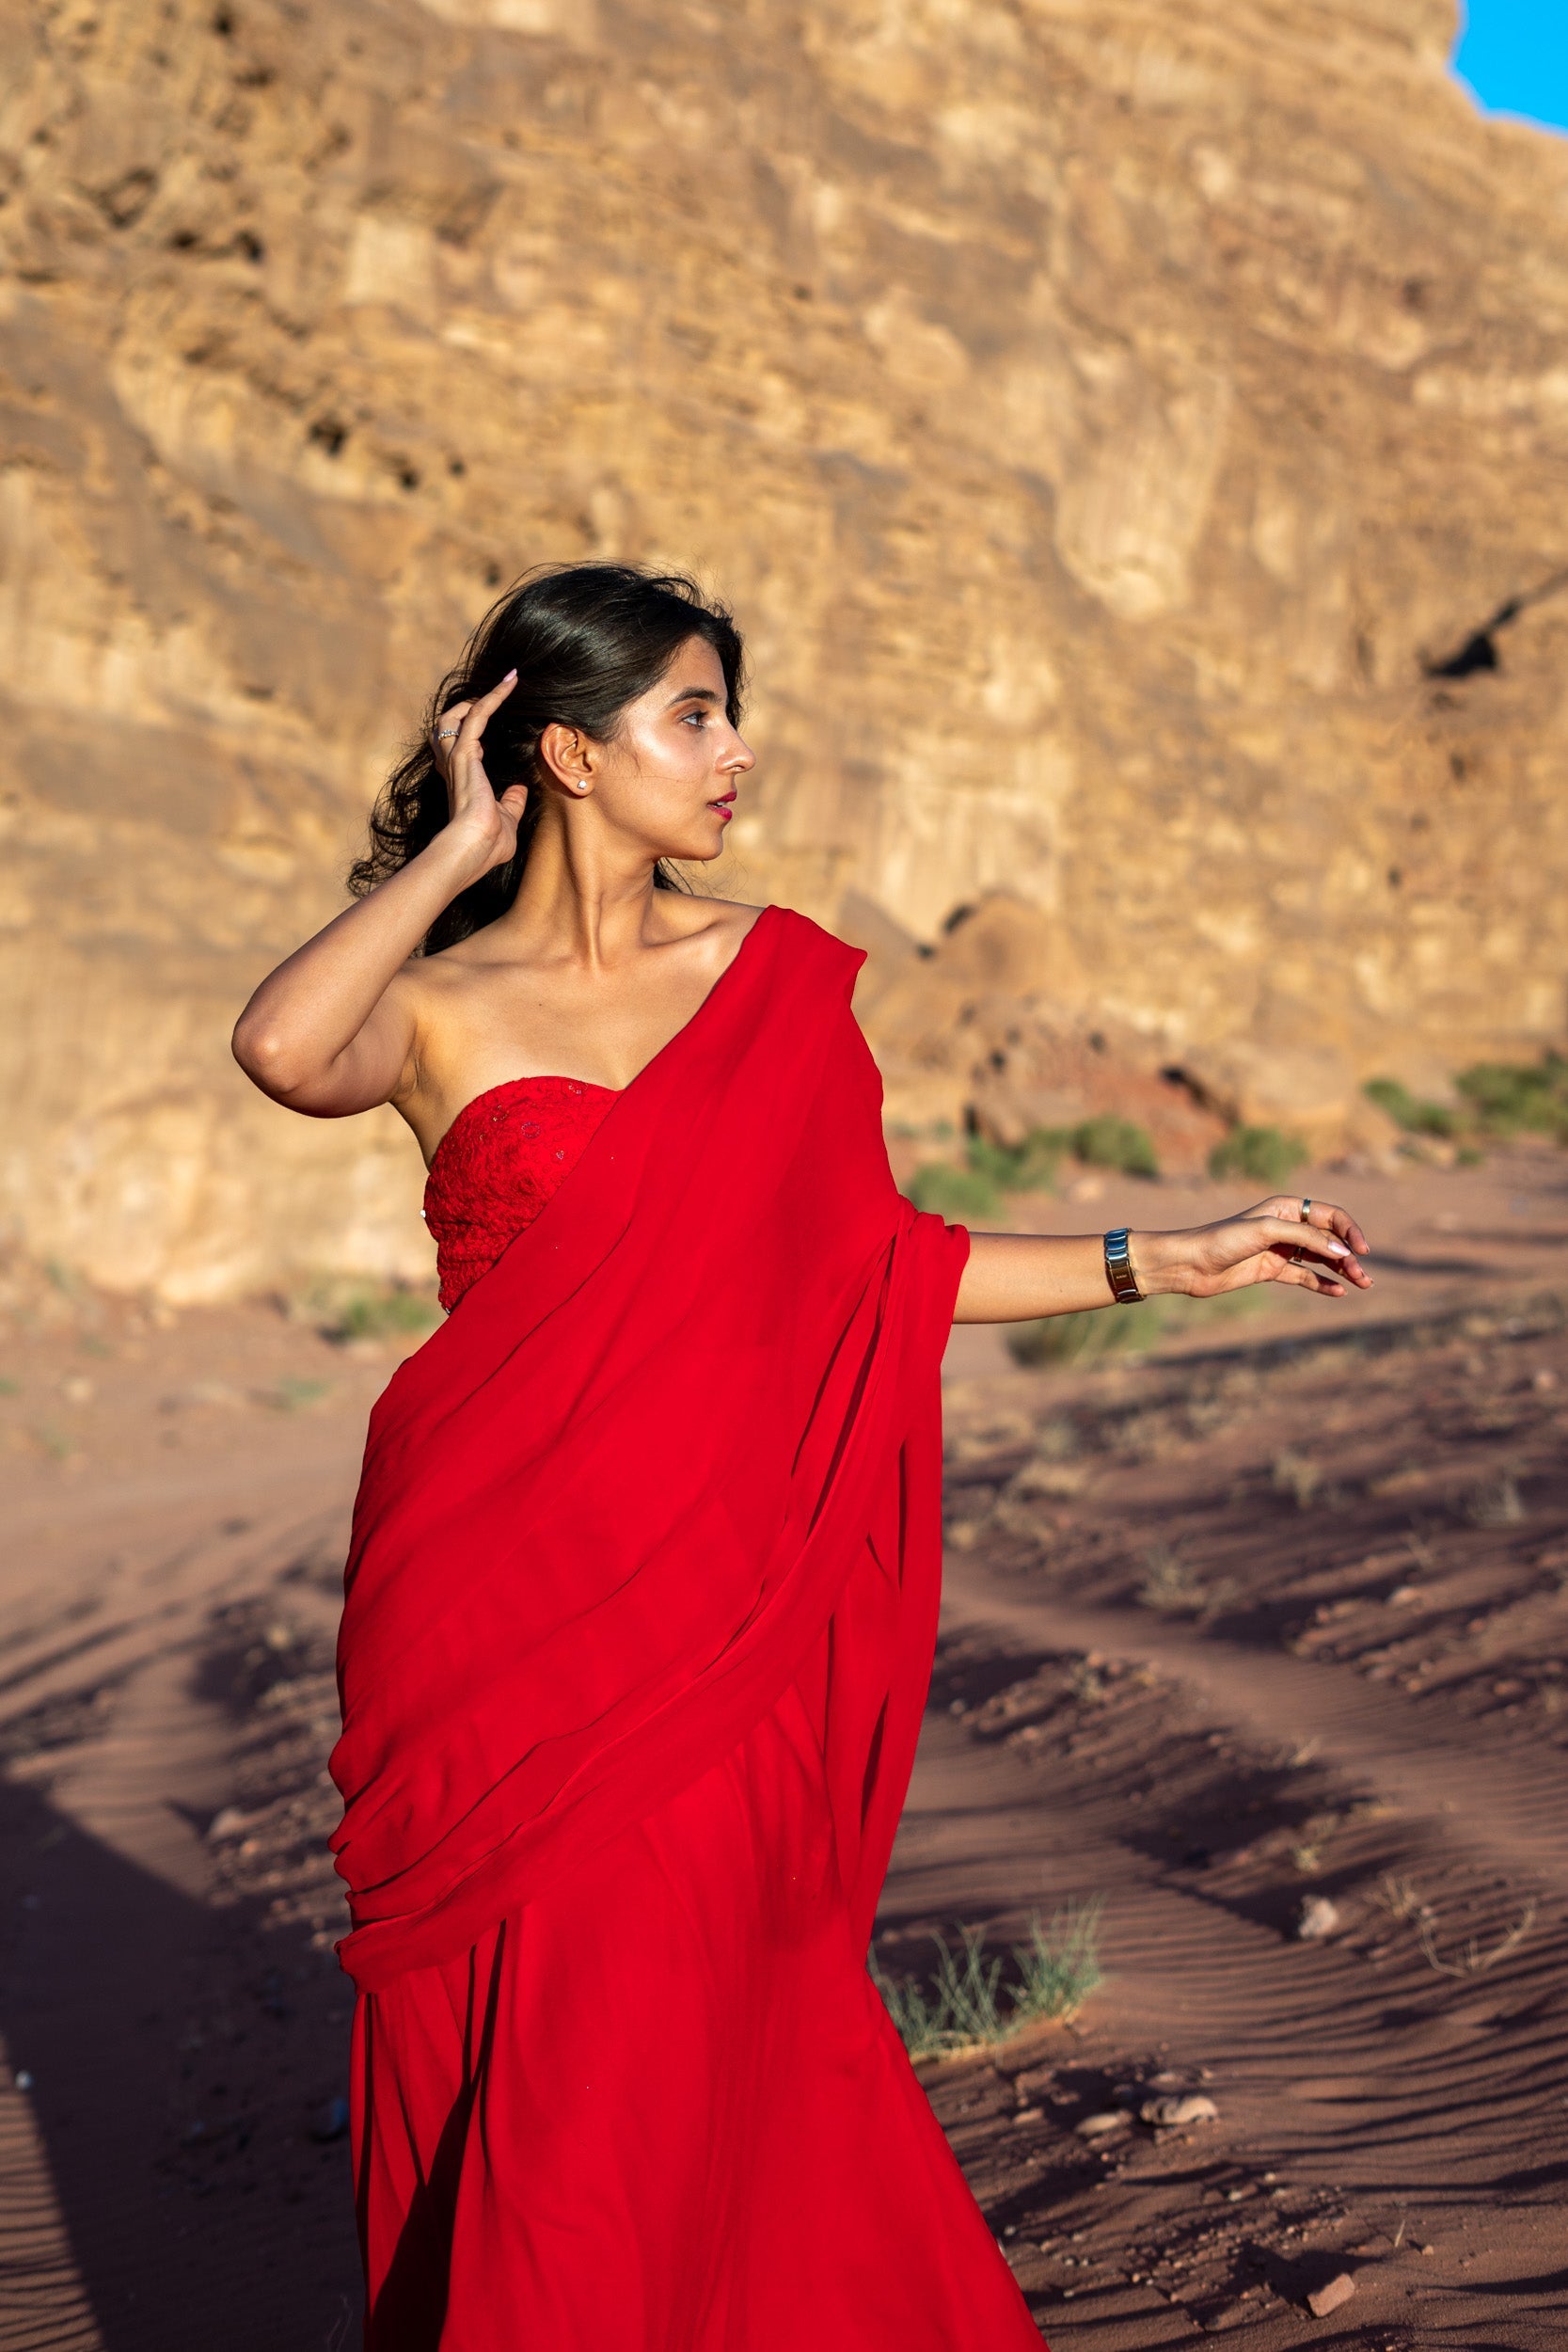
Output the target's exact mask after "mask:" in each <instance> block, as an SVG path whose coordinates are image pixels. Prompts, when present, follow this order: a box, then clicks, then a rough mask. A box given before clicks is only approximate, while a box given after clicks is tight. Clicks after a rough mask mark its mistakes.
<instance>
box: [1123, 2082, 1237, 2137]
mask: <svg viewBox="0 0 1568 2352" xmlns="http://www.w3.org/2000/svg"><path fill="white" fill-rule="evenodd" d="M1138 2113H1139V2114H1140V2115H1141V2116H1142V2118H1143V2120H1144V2122H1146V2123H1161V2124H1164V2127H1165V2128H1166V2130H1167V2131H1168V2130H1173V2129H1174V2128H1175V2127H1176V2126H1178V2125H1179V2124H1182V2123H1217V2122H1219V2120H1220V2111H1219V2109H1218V2107H1217V2106H1215V2105H1214V2103H1213V2101H1212V2099H1206V2098H1205V2097H1204V2096H1203V2093H1202V2092H1201V2091H1198V2090H1194V2091H1189V2092H1188V2093H1187V2094H1186V2095H1185V2097H1183V2098H1180V2099H1146V2100H1145V2101H1144V2103H1143V2106H1141V2107H1140V2108H1139V2109H1138Z"/></svg>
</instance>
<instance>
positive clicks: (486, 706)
mask: <svg viewBox="0 0 1568 2352" xmlns="http://www.w3.org/2000/svg"><path fill="white" fill-rule="evenodd" d="M516 683H517V673H516V671H515V670H508V672H507V674H506V675H505V676H504V677H503V678H502V679H501V681H500V683H499V685H498V686H492V687H491V689H490V691H489V692H488V693H487V694H481V695H480V696H479V698H478V700H477V701H475V702H456V703H452V704H451V705H450V706H449V707H448V708H447V709H445V710H443V711H442V713H441V715H440V717H439V718H438V719H437V720H436V724H435V725H434V726H433V727H432V729H431V731H430V742H431V749H432V751H433V752H434V753H435V755H436V764H437V766H438V767H440V768H441V770H442V771H443V773H444V772H445V771H446V769H447V768H448V767H449V766H450V765H451V761H452V760H453V759H454V758H455V757H456V755H457V754H458V753H459V752H472V751H475V750H477V749H478V748H479V746H480V744H481V743H482V742H483V738H484V725H485V722H486V720H487V719H489V718H490V716H491V714H492V713H493V712H494V711H496V710H498V709H499V707H500V706H501V704H502V703H503V702H505V700H506V698H507V696H508V694H510V693H511V691H512V690H513V688H514V687H515V685H516Z"/></svg>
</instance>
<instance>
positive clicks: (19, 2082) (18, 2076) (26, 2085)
mask: <svg viewBox="0 0 1568 2352" xmlns="http://www.w3.org/2000/svg"><path fill="white" fill-rule="evenodd" d="M11 2080H12V2082H13V2083H15V2085H16V2087H17V2089H18V2090H31V2089H32V2088H33V2078H32V2076H31V2074H28V2072H27V2069H26V2068H25V2067H24V2066H19V2067H18V2068H17V2070H16V2073H15V2074H13V2075H12V2076H11Z"/></svg>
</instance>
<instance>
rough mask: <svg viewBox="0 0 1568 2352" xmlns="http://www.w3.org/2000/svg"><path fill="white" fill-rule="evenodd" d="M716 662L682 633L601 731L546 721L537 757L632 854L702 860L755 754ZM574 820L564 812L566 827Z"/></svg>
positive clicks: (720, 833) (704, 646)
mask: <svg viewBox="0 0 1568 2352" xmlns="http://www.w3.org/2000/svg"><path fill="white" fill-rule="evenodd" d="M726 701H727V694H726V691H725V685H724V671H723V665H722V663H721V661H720V659H719V656H718V654H717V653H716V652H715V651H714V649H713V647H712V646H711V645H710V644H708V643H707V641H706V639H705V638H702V637H689V638H688V639H687V641H686V643H685V644H683V645H681V646H680V647H679V648H678V649H677V651H676V653H675V655H674V657H673V660H671V662H670V663H669V665H668V667H667V668H666V669H665V671H664V673H663V675H662V676H661V677H660V678H659V679H658V680H657V683H656V684H655V685H654V686H652V687H650V688H649V690H648V691H647V692H646V693H645V694H640V695H639V696H638V698H637V700H636V701H635V702H631V703H628V704H627V705H626V708H625V710H623V712H622V713H621V718H620V723H619V724H618V725H617V727H616V729H615V732H614V734H613V735H612V736H610V737H609V738H608V739H604V740H602V741H601V740H599V739H596V738H594V737H591V736H587V735H584V734H583V733H582V732H581V731H580V730H579V729H578V728H576V727H567V726H561V725H556V726H549V727H546V729H545V732H544V735H543V737H542V738H541V739H540V745H539V751H540V757H541V761H542V764H543V765H544V766H545V767H546V770H547V771H548V773H549V776H550V778H551V781H552V782H553V783H554V784H555V786H556V787H557V790H558V792H559V793H560V795H561V797H562V800H564V801H565V802H567V803H574V804H576V806H578V807H579V808H580V809H581V810H582V812H583V816H584V817H585V818H588V820H589V823H590V824H591V825H592V827H593V829H594V831H596V832H599V833H600V834H601V835H602V836H603V835H608V836H610V837H611V838H613V840H614V842H615V844H616V846H617V847H619V846H621V845H623V844H624V845H625V847H626V850H629V851H631V852H632V853H634V854H635V855H637V856H639V857H646V858H650V859H652V858H679V859H689V860H691V861H694V862H696V863H699V864H700V863H705V861H707V860H708V859H710V858H716V857H718V856H719V854H720V852H721V850H722V849H723V846H724V833H725V829H726V827H727V826H728V824H729V822H730V819H731V817H732V815H733V813H734V807H735V801H736V791H737V788H738V783H739V779H740V778H741V777H742V776H743V775H745V774H746V773H747V772H748V771H749V770H750V769H752V768H753V767H754V766H755V764H756V756H755V754H754V753H753V752H752V749H751V747H750V746H749V744H747V743H746V741H745V740H744V739H743V738H742V737H741V736H740V734H739V733H738V732H737V730H736V728H735V727H734V726H733V725H732V724H731V722H730V719H729V716H728V713H727V711H726V708H725V704H726ZM581 821H582V820H581V819H580V818H573V819H572V822H573V824H574V826H576V825H577V824H579V823H580V822H581Z"/></svg>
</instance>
